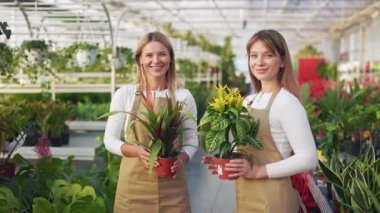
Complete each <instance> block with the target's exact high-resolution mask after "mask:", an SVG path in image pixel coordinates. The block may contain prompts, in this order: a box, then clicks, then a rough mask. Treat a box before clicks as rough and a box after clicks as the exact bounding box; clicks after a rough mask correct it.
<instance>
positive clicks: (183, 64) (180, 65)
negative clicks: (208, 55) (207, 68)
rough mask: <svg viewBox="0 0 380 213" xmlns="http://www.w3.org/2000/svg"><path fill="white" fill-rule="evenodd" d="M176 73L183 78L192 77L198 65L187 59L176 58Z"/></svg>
mask: <svg viewBox="0 0 380 213" xmlns="http://www.w3.org/2000/svg"><path fill="white" fill-rule="evenodd" d="M176 69H177V73H178V74H180V75H181V76H182V77H185V78H194V77H195V76H196V73H197V72H198V65H197V64H196V63H195V62H192V61H191V60H189V59H181V58H179V59H177V60H176Z"/></svg>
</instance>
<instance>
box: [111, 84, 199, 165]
mask: <svg viewBox="0 0 380 213" xmlns="http://www.w3.org/2000/svg"><path fill="white" fill-rule="evenodd" d="M136 89H137V87H136V85H135V84H128V85H125V86H123V87H121V88H119V89H118V90H117V91H116V92H115V95H114V97H113V99H112V101H111V106H110V111H111V112H112V111H125V112H130V111H131V110H132V106H133V102H134V100H135V93H136ZM152 92H153V94H152V95H153V97H166V95H167V94H168V90H163V91H152ZM175 97H176V99H177V100H179V101H185V103H186V106H187V110H188V111H189V112H191V113H192V114H193V116H194V118H196V117H197V107H196V105H195V101H194V97H193V96H192V94H191V93H190V91H189V90H187V89H177V90H176V91H175ZM129 116H130V115H129V114H125V113H117V114H114V115H111V116H109V117H108V120H107V125H106V130H105V133H104V145H105V147H106V149H107V150H108V151H110V152H111V153H114V154H117V155H120V156H123V154H122V152H121V146H122V145H123V144H124V142H123V141H121V140H120V138H121V134H122V132H123V130H124V123H125V120H126V119H129ZM183 125H184V128H187V130H186V131H184V135H183V140H184V144H187V145H190V146H184V147H183V148H182V150H183V151H184V152H186V154H188V155H189V157H190V158H191V157H192V156H193V155H194V154H195V152H196V151H197V147H198V134H197V122H196V121H193V120H190V119H187V120H186V121H185V122H184V123H183Z"/></svg>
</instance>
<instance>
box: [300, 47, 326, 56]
mask: <svg viewBox="0 0 380 213" xmlns="http://www.w3.org/2000/svg"><path fill="white" fill-rule="evenodd" d="M320 56H323V53H322V52H320V51H318V50H317V48H315V47H314V46H313V45H311V44H308V45H306V46H305V47H303V48H302V49H300V50H299V51H298V52H297V54H296V57H320Z"/></svg>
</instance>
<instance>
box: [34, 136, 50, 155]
mask: <svg viewBox="0 0 380 213" xmlns="http://www.w3.org/2000/svg"><path fill="white" fill-rule="evenodd" d="M34 151H35V152H36V153H37V154H38V156H39V157H40V158H44V157H49V156H51V152H50V141H49V138H48V137H47V136H46V135H42V136H41V138H39V139H38V142H37V145H36V147H35V148H34Z"/></svg>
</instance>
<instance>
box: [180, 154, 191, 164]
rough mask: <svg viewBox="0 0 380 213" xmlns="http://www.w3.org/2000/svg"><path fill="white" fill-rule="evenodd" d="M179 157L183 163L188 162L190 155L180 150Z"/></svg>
mask: <svg viewBox="0 0 380 213" xmlns="http://www.w3.org/2000/svg"><path fill="white" fill-rule="evenodd" d="M178 159H179V160H180V161H181V163H182V164H186V163H187V162H188V161H189V160H190V157H189V155H188V154H187V153H186V152H180V153H179V154H178Z"/></svg>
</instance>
